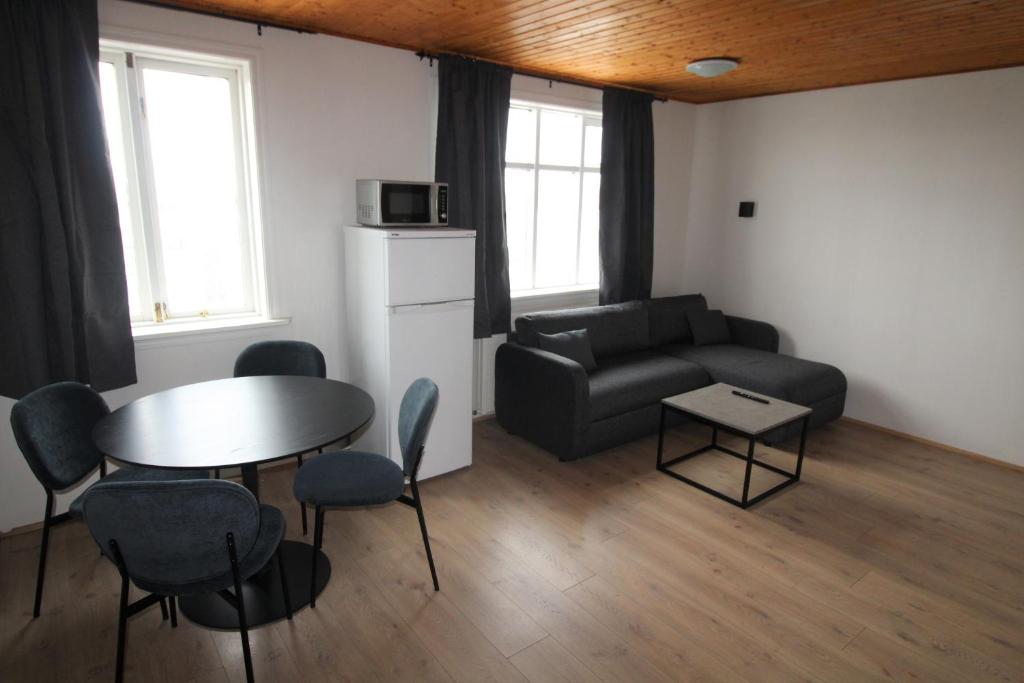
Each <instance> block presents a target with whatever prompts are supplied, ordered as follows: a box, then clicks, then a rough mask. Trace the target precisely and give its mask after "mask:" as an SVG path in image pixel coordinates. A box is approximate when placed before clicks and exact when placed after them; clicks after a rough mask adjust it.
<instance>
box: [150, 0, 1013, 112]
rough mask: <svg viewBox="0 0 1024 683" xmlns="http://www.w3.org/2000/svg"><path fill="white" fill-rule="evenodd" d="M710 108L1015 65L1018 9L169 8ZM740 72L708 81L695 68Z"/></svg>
mask: <svg viewBox="0 0 1024 683" xmlns="http://www.w3.org/2000/svg"><path fill="white" fill-rule="evenodd" d="M163 4H169V5H178V6H181V7H186V8H192V9H198V10H203V11H207V12H215V13H222V14H225V15H229V16H233V17H238V18H244V19H250V20H262V21H266V22H272V23H276V24H280V25H283V26H289V27H295V28H305V29H309V30H313V31H317V32H320V33H327V34H332V35H338V36H344V37H348V38H356V39H359V40H366V41H370V42H374V43H380V44H384V45H391V46H395V47H403V48H409V49H412V50H428V51H432V52H453V53H458V54H463V55H470V56H474V57H479V58H482V59H487V60H490V61H494V62H499V63H502V64H508V65H510V66H513V67H516V68H517V69H519V70H522V71H525V72H531V73H535V74H539V75H549V76H556V77H561V78H568V79H574V80H579V81H581V82H585V83H590V84H594V85H604V84H613V85H620V86H625V87H630V88H635V89H640V90H646V91H650V92H653V93H657V94H659V95H662V96H666V97H669V98H671V99H676V100H682V101H685V102H716V101H721V100H729V99H735V98H739V97H751V96H756V95H769V94H773V93H783V92H793V91H798V90H813V89H817V88H829V87H834V86H840V85H851V84H855V83H871V82H876V81H886V80H894V79H899V78H913V77H918V76H931V75H936V74H945V73H956V72H961V71H974V70H979V69H990V68H995V67H1002V66H1014V65H1020V64H1024V0H1002V1H984V0H947V1H937V0H803V1H796V0H774V1H773V0H761V1H749V0H747V1H743V0H590V1H586V0H503V1H499V0H454V1H453V0H448V1H446V0H169V1H168V2H164V3H163ZM714 56H729V57H735V58H738V59H740V60H741V66H740V68H739V69H737V70H736V71H734V72H732V73H730V74H727V75H725V76H721V77H719V78H715V79H702V78H699V77H698V76H694V75H691V74H688V73H686V71H685V66H686V64H687V63H688V62H690V61H691V60H694V59H699V58H702V57H714Z"/></svg>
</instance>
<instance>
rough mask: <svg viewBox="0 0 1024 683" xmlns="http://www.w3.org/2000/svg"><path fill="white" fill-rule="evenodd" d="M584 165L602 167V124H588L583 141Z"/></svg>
mask: <svg viewBox="0 0 1024 683" xmlns="http://www.w3.org/2000/svg"><path fill="white" fill-rule="evenodd" d="M583 165H584V166H589V167H591V168H600V167H601V126H587V127H586V134H585V138H584V141H583Z"/></svg>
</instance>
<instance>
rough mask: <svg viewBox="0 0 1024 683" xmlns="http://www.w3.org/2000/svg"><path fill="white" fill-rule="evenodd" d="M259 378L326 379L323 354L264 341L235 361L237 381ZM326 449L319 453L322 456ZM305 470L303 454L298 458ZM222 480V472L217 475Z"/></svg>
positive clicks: (297, 345)
mask: <svg viewBox="0 0 1024 683" xmlns="http://www.w3.org/2000/svg"><path fill="white" fill-rule="evenodd" d="M259 375H299V376H302V377H321V378H323V377H327V363H326V361H324V354H323V353H322V352H321V351H320V349H318V348H317V347H315V346H313V345H312V344H310V343H309V342H303V341H265V342H256V343H255V344H250V345H249V346H247V347H245V349H244V350H243V351H242V353H240V354H238V358H236V359H235V377H256V376H259ZM322 451H323V449H320V452H322ZM295 457H296V459H297V460H298V462H299V467H302V454H301V453H299V454H298V455H297V456H295ZM214 476H215V477H217V478H218V479H219V478H220V470H215V471H214ZM302 535H303V536H305V535H306V506H305V504H303V505H302Z"/></svg>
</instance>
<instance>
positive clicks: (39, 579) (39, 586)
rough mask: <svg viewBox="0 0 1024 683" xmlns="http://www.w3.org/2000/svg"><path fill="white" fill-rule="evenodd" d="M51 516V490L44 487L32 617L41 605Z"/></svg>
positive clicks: (36, 614) (36, 613)
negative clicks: (41, 528) (41, 534)
mask: <svg viewBox="0 0 1024 683" xmlns="http://www.w3.org/2000/svg"><path fill="white" fill-rule="evenodd" d="M52 516H53V491H51V490H50V489H46V510H45V511H44V512H43V541H42V544H41V545H40V546H39V568H38V569H37V570H36V598H35V602H34V603H32V618H33V619H35V618H36V617H38V616H39V610H40V608H41V607H42V606H43V579H45V578H46V550H47V548H48V547H49V545H50V517H52Z"/></svg>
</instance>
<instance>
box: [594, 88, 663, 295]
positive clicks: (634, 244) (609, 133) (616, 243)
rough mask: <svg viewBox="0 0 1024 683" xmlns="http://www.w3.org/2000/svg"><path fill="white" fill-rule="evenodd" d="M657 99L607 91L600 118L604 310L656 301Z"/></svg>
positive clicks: (601, 244) (627, 92) (633, 93)
mask: <svg viewBox="0 0 1024 683" xmlns="http://www.w3.org/2000/svg"><path fill="white" fill-rule="evenodd" d="M653 99H654V98H653V97H651V96H650V95H646V94H644V93H638V92H631V91H626V90H616V89H614V88H605V90H604V98H603V101H604V104H603V108H602V112H601V119H602V124H601V125H602V128H603V130H602V133H601V201H600V207H601V218H600V226H601V227H600V240H599V241H600V252H601V292H600V302H601V303H602V304H614V303H618V302H620V301H631V300H633V299H647V298H649V297H650V296H651V276H652V272H653V267H654V123H653V120H652V118H651V102H652V101H653Z"/></svg>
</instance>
